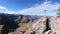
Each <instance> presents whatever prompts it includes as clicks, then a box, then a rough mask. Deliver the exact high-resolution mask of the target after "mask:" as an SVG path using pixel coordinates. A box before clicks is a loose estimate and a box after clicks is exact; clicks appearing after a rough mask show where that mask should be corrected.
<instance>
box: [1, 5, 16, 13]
mask: <svg viewBox="0 0 60 34" xmlns="http://www.w3.org/2000/svg"><path fill="white" fill-rule="evenodd" d="M0 12H1V13H8V14H17V12H15V11H9V10H8V9H7V8H6V7H4V6H0Z"/></svg>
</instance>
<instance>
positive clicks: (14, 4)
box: [0, 0, 60, 16]
mask: <svg viewBox="0 0 60 34" xmlns="http://www.w3.org/2000/svg"><path fill="white" fill-rule="evenodd" d="M59 6H60V0H47V2H46V0H0V13H9V14H23V15H44V12H45V11H44V10H45V9H46V10H47V12H46V13H47V15H51V16H52V15H55V14H56V13H57V11H58V7H59Z"/></svg>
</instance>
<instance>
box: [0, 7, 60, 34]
mask: <svg viewBox="0 0 60 34" xmlns="http://www.w3.org/2000/svg"><path fill="white" fill-rule="evenodd" d="M0 34H60V7H59V9H58V12H57V14H56V15H55V16H36V15H35V16H30V15H21V14H19V15H16V14H3V13H1V14H0Z"/></svg>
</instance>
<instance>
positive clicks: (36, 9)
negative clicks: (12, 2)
mask: <svg viewBox="0 0 60 34" xmlns="http://www.w3.org/2000/svg"><path fill="white" fill-rule="evenodd" d="M59 6H60V4H59V3H57V2H55V3H52V1H48V2H43V3H42V4H35V5H34V6H32V7H30V8H27V9H23V10H20V11H9V10H8V9H7V8H6V7H3V6H0V12H3V13H9V14H24V15H30V14H31V15H32V14H34V15H36V14H37V15H38V14H40V12H44V11H45V10H47V11H50V12H51V11H54V10H57V9H58V7H59Z"/></svg>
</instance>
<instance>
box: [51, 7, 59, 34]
mask: <svg viewBox="0 0 60 34" xmlns="http://www.w3.org/2000/svg"><path fill="white" fill-rule="evenodd" d="M50 20H51V21H50V24H51V30H52V33H53V34H60V7H59V9H58V13H57V15H55V16H53V17H52V18H51V19H50Z"/></svg>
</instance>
